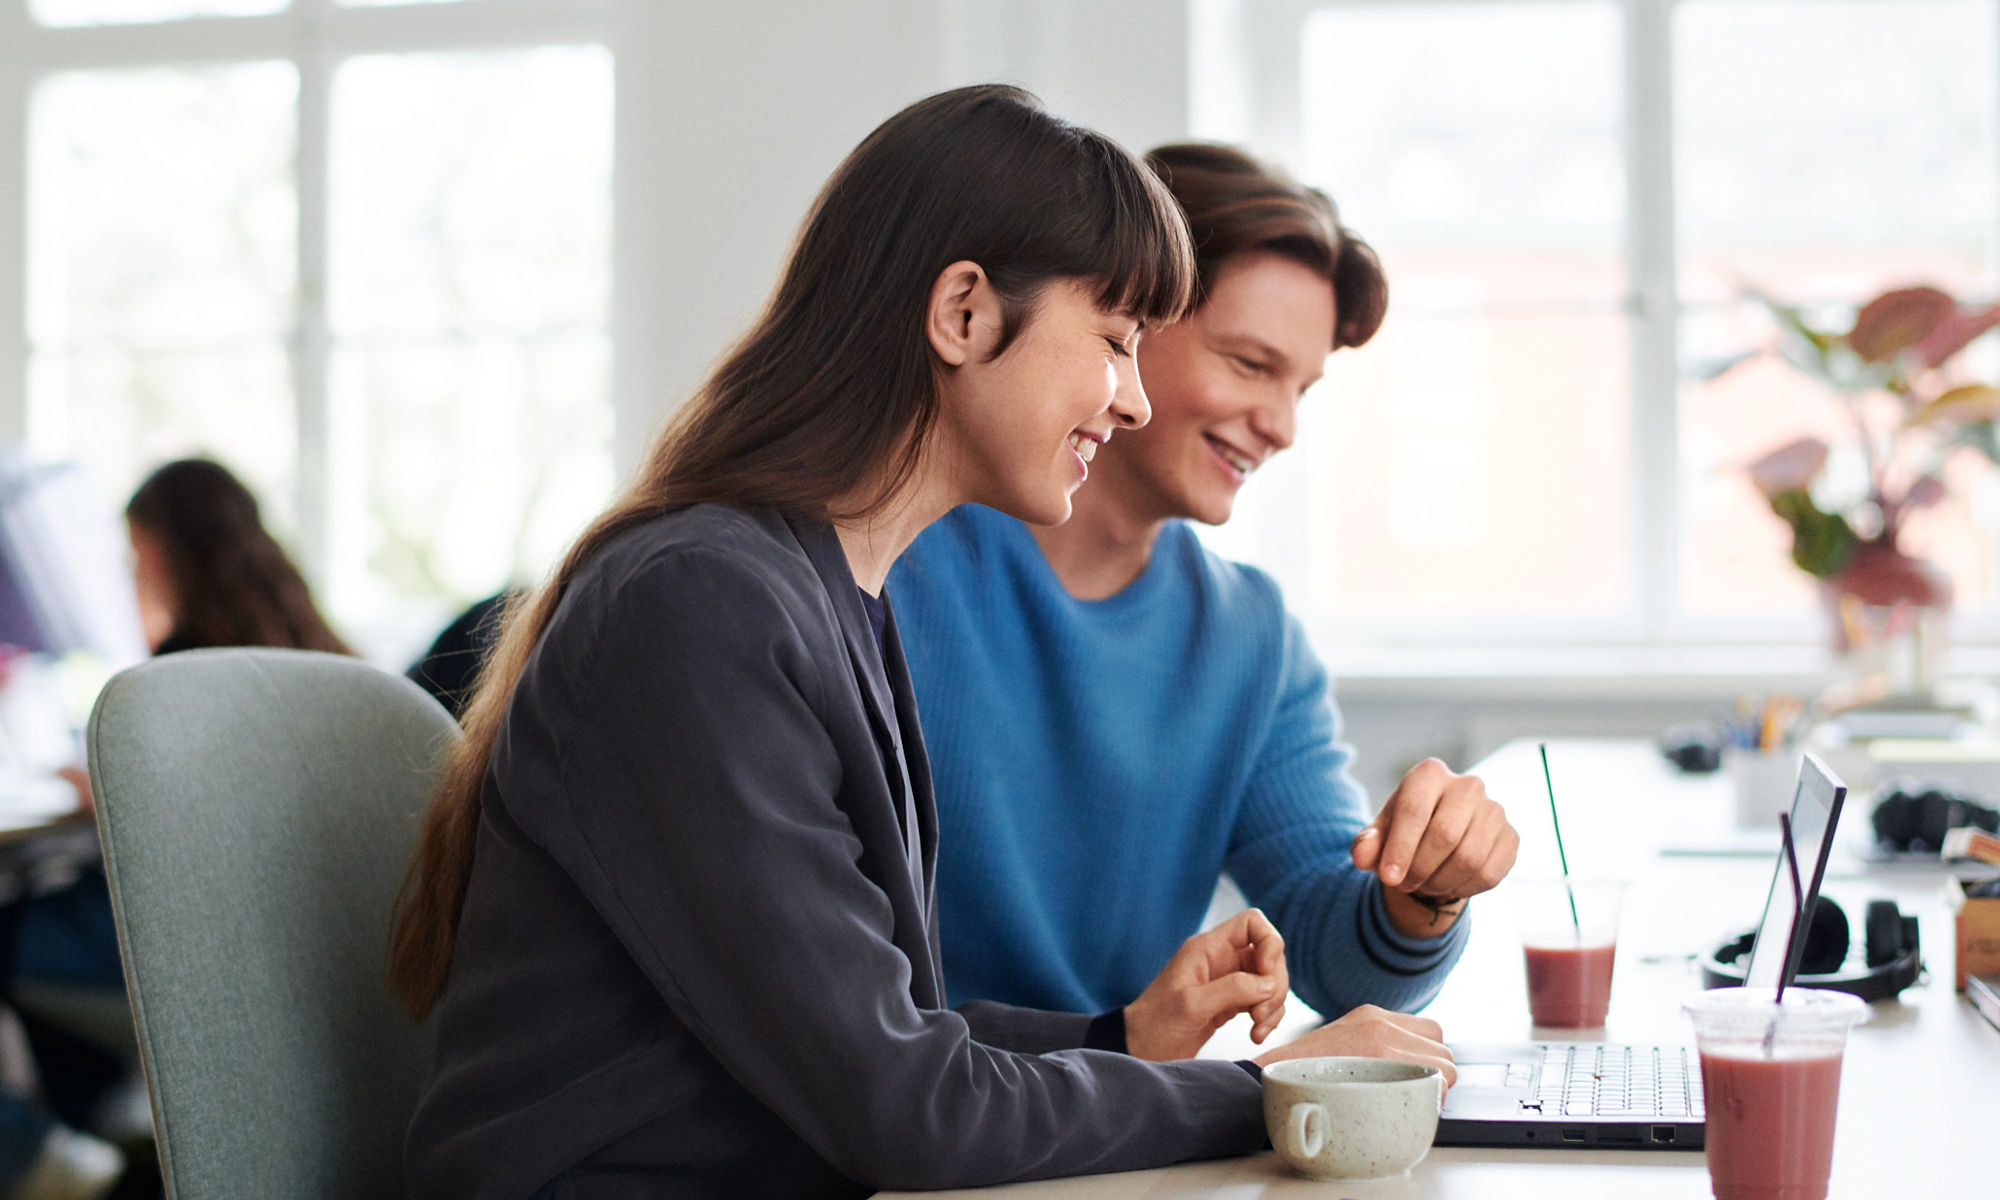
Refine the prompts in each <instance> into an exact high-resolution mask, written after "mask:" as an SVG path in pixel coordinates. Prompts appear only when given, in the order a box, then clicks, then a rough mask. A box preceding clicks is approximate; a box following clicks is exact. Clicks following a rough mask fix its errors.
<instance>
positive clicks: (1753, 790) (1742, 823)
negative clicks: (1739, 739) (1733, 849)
mask: <svg viewBox="0 0 2000 1200" xmlns="http://www.w3.org/2000/svg"><path fill="white" fill-rule="evenodd" d="M1722 765H1723V769H1724V770H1726V771H1727V772H1728V773H1729V782H1730V783H1731V784H1732V785H1734V786H1735V788H1736V827H1737V828H1738V829H1765V828H1771V829H1775V828H1776V827H1777V824H1778V814H1779V813H1788V812H1790V811H1792V795H1793V792H1795V791H1796V790H1797V788H1798V782H1799V752H1798V751H1797V750H1750V749H1745V748H1743V747H1740V746H1730V747H1727V748H1726V749H1724V750H1723V752H1722Z"/></svg>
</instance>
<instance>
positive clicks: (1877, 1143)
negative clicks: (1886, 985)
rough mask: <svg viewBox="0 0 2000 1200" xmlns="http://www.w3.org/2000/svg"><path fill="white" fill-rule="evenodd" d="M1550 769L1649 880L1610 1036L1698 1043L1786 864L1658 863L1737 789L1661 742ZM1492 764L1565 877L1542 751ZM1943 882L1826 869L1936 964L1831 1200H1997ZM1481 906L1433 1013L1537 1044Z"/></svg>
mask: <svg viewBox="0 0 2000 1200" xmlns="http://www.w3.org/2000/svg"><path fill="white" fill-rule="evenodd" d="M1549 758H1550V762H1551V764H1552V767H1553V769H1554V774H1555V783H1556V798H1557V800H1558V801H1559V802H1560V803H1561V805H1562V819H1563V839H1564V842H1565V845H1566V846H1567V848H1568V851H1569V855H1570V866H1571V868H1572V869H1573V870H1578V871H1582V870H1585V869H1588V868H1591V867H1596V868H1598V869H1602V870H1614V869H1615V870H1618V871H1622V872H1624V873H1626V874H1628V875H1629V877H1630V878H1632V879H1633V881H1634V882H1633V886H1632V889H1631V891H1630V892H1629V893H1628V894H1627V898H1626V912H1625V920H1624V926H1623V933H1622V935H1621V938H1620V941H1619V947H1618V967H1617V974H1616V977H1615V979H1614V982H1613V988H1612V1001H1611V1019H1610V1024H1609V1026H1608V1027H1607V1030H1606V1036H1607V1037H1609V1038H1611V1039H1613V1040H1621V1041H1624V1040H1662V1041H1676V1042H1691V1041H1692V1040H1693V1033H1692V1030H1691V1029H1690V1028H1689V1026H1688V1025H1687V1023H1686V1021H1685V1019H1684V1018H1683V1017H1682V1016H1681V1014H1680V1011H1679V1003H1680V1000H1681V998H1682V997H1683V996H1685V995H1686V994H1687V993H1689V992H1692V991H1695V990H1698V989H1699V988H1700V986H1701V982H1700V972H1699V970H1698V969H1697V968H1696V966H1695V964H1694V961H1693V959H1692V957H1691V956H1692V955H1695V954H1697V953H1699V952H1700V951H1702V950H1703V949H1705V948H1706V947H1708V946H1709V945H1710V944H1712V943H1713V942H1714V941H1715V940H1716V939H1717V938H1718V937H1719V936H1720V935H1721V934H1722V933H1723V932H1725V931H1727V930H1730V929H1733V928H1740V927H1742V926H1745V925H1748V924H1749V923H1750V922H1752V921H1754V920H1755V919H1756V914H1757V912H1758V911H1759V909H1761V907H1762V905H1763V902H1764V894H1765V890H1766V888H1767V887H1768V886H1769V885H1770V869H1771V863H1772V861H1773V860H1771V859H1769V858H1749V857H1735V858H1726V857H1685V856H1680V855H1665V856H1663V855H1661V854H1659V853H1658V847H1661V846H1674V845H1684V844H1688V843H1691V842H1700V841H1713V840H1717V839H1719V838H1720V837H1721V835H1723V834H1724V833H1725V832H1726V831H1727V829H1728V825H1729V821H1730V812H1731V799H1732V797H1731V795H1730V792H1729V784H1728V782H1727V781H1726V780H1725V779H1723V778H1721V777H1719V776H1681V775H1679V774H1678V773H1677V772H1675V771H1674V770H1673V768H1672V767H1670V766H1669V765H1667V764H1666V763H1665V762H1663V761H1662V760H1661V759H1660V758H1659V756H1658V755H1657V754H1656V753H1654V751H1653V750H1652V748H1651V747H1650V746H1648V745H1646V744H1644V743H1638V742H1631V741H1615V742H1614V741H1596V742H1590V741H1562V742H1551V743H1550V745H1549ZM1479 773H1480V774H1481V775H1482V776H1484V777H1485V779H1486V781H1487V786H1488V789H1489V791H1490V792H1491V794H1492V795H1494V796H1495V797H1496V798H1497V799H1499V800H1501V801H1502V802H1503V803H1504V804H1506V805H1507V810H1508V815H1509V818H1510V819H1511V820H1512V821H1513V823H1514V825H1515V827H1516V828H1517V829H1519V830H1520V831H1521V835H1522V844H1523V849H1522V855H1521V864H1520V866H1519V867H1518V868H1517V870H1518V871H1521V872H1535V871H1542V870H1549V871H1553V869H1554V865H1555V844H1554V839H1553V837H1552V836H1551V835H1550V832H1549V818H1548V801H1547V799H1546V797H1545V795H1544V793H1543V790H1542V779H1541V765H1540V762H1539V760H1538V759H1537V758H1536V756H1535V748H1534V746H1533V744H1531V743H1515V744H1511V745H1509V746H1507V747H1505V748H1503V749H1502V750H1500V751H1499V752H1498V753H1496V754H1495V755H1494V756H1493V757H1492V758H1490V759H1488V760H1487V761H1486V762H1484V763H1482V764H1480V767H1479ZM1866 801H1867V798H1866V797H1865V796H1862V797H1855V798H1854V804H1853V806H1852V807H1850V808H1849V809H1848V810H1847V812H1846V813H1845V814H1844V815H1843V817H1842V825H1843V828H1844V829H1846V830H1847V832H1848V833H1849V834H1852V833H1854V832H1855V831H1856V830H1858V829H1859V828H1861V827H1862V826H1864V825H1865V823H1866V819H1867V802H1866ZM1845 844H1850V845H1851V844H1852V843H1851V840H1847V841H1845ZM1942 884H1943V878H1942V876H1941V875H1939V874H1937V873H1935V872H1934V871H1919V870H1911V869H1908V868H1903V869H1898V870H1896V871H1894V872H1892V873H1890V872H1882V871H1876V872H1872V873H1871V872H1869V871H1868V870H1867V869H1866V868H1864V867H1862V866H1861V865H1860V864H1859V863H1857V862H1855V861H1854V860H1853V859H1851V858H1849V857H1847V856H1844V855H1842V854H1841V853H1840V852H1839V851H1838V850H1837V851H1836V857H1835V859H1834V861H1833V863H1832V864H1831V865H1830V866H1829V868H1828V872H1827V883H1826V887H1825V891H1826V893H1827V894H1828V895H1830V896H1832V897H1833V898H1834V899H1836V900H1838V901H1840V902H1841V904H1842V906H1843V907H1844V908H1846V909H1847V910H1848V913H1849V916H1850V919H1851V920H1852V921H1853V922H1854V923H1855V926H1856V935H1855V936H1856V937H1857V938H1858V937H1859V936H1860V934H1859V921H1860V916H1861V911H1862V909H1863V908H1864V907H1865V905H1866V902H1867V901H1868V900H1869V899H1873V898H1876V897H1886V898H1889V899H1893V900H1895V901H1896V902H1897V903H1899V904H1900V905H1902V907H1903V909H1904V911H1905V912H1911V913H1914V914H1916V915H1917V916H1918V918H1919V921H1920V923H1921V926H1922V938H1923V946H1924V952H1925V957H1926V961H1927V962H1928V963H1929V964H1930V975H1929V977H1928V979H1927V980H1926V981H1923V982H1920V983H1919V984H1918V985H1917V986H1916V987H1914V988H1911V989H1910V990H1908V991H1906V992H1904V993H1903V996H1902V998H1901V999H1900V1001H1885V1002H1882V1003H1878V1004H1876V1005H1874V1006H1873V1012H1872V1014H1871V1020H1870V1023H1869V1024H1867V1025H1863V1026H1861V1027H1860V1028H1858V1029H1856V1030H1855V1031H1854V1033H1853V1035H1852V1036H1851V1037H1850V1038H1849V1041H1848V1048H1847V1055H1846V1060H1845V1064H1844V1067H1843V1069H1842V1075H1841V1090H1840V1116H1839V1124H1838V1127H1837V1132H1836V1135H1835V1145H1834V1159H1833V1185H1832V1191H1831V1197H1832V1200H1883V1198H1886V1197H1919V1198H1921V1200H1947V1198H1949V1200H1957V1198H1958V1197H1973V1196H1995V1195H2000V1174H1996V1173H1995V1170H1994V1163H1995V1158H1994V1151H1993V1145H1992V1140H1993V1138H1994V1137H1995V1136H1996V1134H2000V1029H1995V1028H1994V1027H1993V1026H1991V1025H1988V1024H1987V1023H1986V1022H1985V1021H1984V1020H1983V1019H1982V1018H1981V1017H1980V1016H1979V1015H1978V1013H1976V1012H1975V1011H1973V1009H1972V1006H1971V1005H1970V1004H1968V1003H1967V1002H1966V1001H1965V1000H1964V999H1963V998H1962V997H1960V996H1959V995H1958V994H1957V993H1955V992H1954V991H1953V990H1952V986H1951V985H1952V970H1951V966H1952V963H1951V958H1952V944H1953V938H1952V931H1951V917H1950V914H1949V913H1948V912H1947V911H1946V909H1945V907H1944V904H1943V902H1942V899H1941V888H1942ZM1474 913H1475V916H1474V921H1475V924H1474V926H1473V933H1472V937H1471V939H1470V941H1469V942H1468V944H1467V947H1466V953H1465V957H1464V958H1463V959H1462V960H1461V961H1460V963H1459V965H1458V968H1457V969H1456V970H1455V971H1454V972H1453V974H1452V978H1451V981H1450V982H1449V983H1447V984H1446V985H1445V989H1444V992H1443V993H1442V994H1441V995H1440V996H1439V997H1438V1000H1437V1001H1436V1003H1434V1004H1432V1005H1431V1007H1430V1008H1429V1009H1428V1010H1427V1012H1428V1015H1430V1016H1432V1017H1434V1018H1436V1019H1437V1020H1438V1021H1439V1022H1440V1023H1442V1024H1443V1025H1444V1028H1445V1036H1446V1037H1447V1038H1448V1039H1450V1040H1453V1041H1459V1042H1484V1041H1508V1040H1519V1039H1522V1038H1526V1037H1530V1036H1532V1031H1531V1029H1530V1025H1529V1021H1528V1011H1527V996H1526V985H1525V982H1524V981H1523V978H1522V966H1521V951H1520V942H1519V941H1518V939H1517V938H1516V936H1515V933H1514V929H1513V918H1512V914H1511V912H1509V911H1507V897H1506V895H1505V892H1504V889H1503V890H1502V891H1500V892H1496V893H1494V894H1493V895H1491V896H1487V897H1482V898H1481V899H1480V900H1478V901H1477V902H1475V905H1474ZM1296 1005H1297V1002H1296V1000H1295V1001H1294V1006H1295V1007H1296ZM1309 1020H1310V1018H1309V1017H1306V1016H1305V1015H1304V1014H1298V1013H1293V1014H1288V1017H1287V1021H1286V1025H1287V1027H1289V1028H1290V1029H1292V1030H1293V1031H1296V1030H1297V1029H1299V1028H1302V1027H1303V1025H1302V1024H1301V1022H1302V1021H1309ZM1281 1036H1283V1035H1282V1033H1281ZM1248 1045H1249V1043H1248V1040H1247V1037H1246V1036H1245V1035H1244V1034H1243V1032H1242V1030H1241V1027H1240V1026H1237V1025H1232V1026H1231V1027H1228V1028H1225V1029H1224V1030H1223V1031H1222V1032H1221V1033H1219V1034H1217V1035H1216V1039H1215V1041H1214V1042H1211V1043H1210V1046H1209V1048H1208V1049H1207V1050H1205V1051H1204V1054H1212V1055H1218V1056H1223V1057H1244V1056H1246V1055H1247V1048H1248ZM918 1194H919V1193H887V1192H885V1193H882V1195H883V1196H885V1197H887V1196H890V1195H918ZM921 1194H922V1195H937V1196H949V1197H961V1198H963V1197H974V1196H993V1197H1002V1196H1004V1197H1007V1198H1008V1200H1057V1198H1081V1197H1090V1198H1091V1200H1182V1198H1184V1200H1197V1198H1199V1200H1258V1198H1260V1197H1301V1198H1303V1197H1309V1196H1321V1197H1328V1198H1329V1200H1334V1198H1342V1200H1345V1198H1351V1200H1374V1198H1390V1197H1393V1198H1396V1200H1416V1198H1422V1200H1494V1198H1502V1200H1504V1198H1507V1197H1514V1196H1532V1197H1535V1200H1566V1198H1569V1197H1575V1198H1577V1200H1585V1198H1588V1200H1606V1198H1607V1197H1608V1198H1611V1200H1655V1198H1658V1200H1668V1198H1670V1197H1671V1198H1673V1200H1697V1198H1700V1197H1706V1196H1707V1195H1709V1189H1708V1168H1707V1165H1706V1163H1705V1161H1704V1159H1703V1158H1702V1156H1701V1155H1700V1154H1699V1153H1694V1152H1688V1151H1678V1152H1676V1151H1603V1150H1577V1151H1555V1150H1475V1149H1434V1150H1432V1151H1431V1153H1430V1155H1429V1156H1428V1157H1426V1158H1425V1159H1424V1161H1423V1162H1421V1163H1419V1164H1418V1165H1417V1167H1416V1168H1415V1169H1414V1170H1413V1171H1411V1173H1410V1175H1409V1176H1408V1177H1407V1178H1405V1179H1401V1180H1395V1181H1390V1182H1386V1183H1313V1182H1310V1181H1307V1180H1304V1179H1298V1178H1295V1177H1293V1176H1291V1175H1290V1174H1288V1173H1287V1172H1286V1171H1285V1170H1284V1167H1283V1165H1282V1164H1281V1163H1279V1162H1278V1161H1277V1159H1276V1158H1275V1157H1274V1156H1273V1155H1271V1154H1262V1155H1256V1156H1253V1157H1250V1158H1239V1159H1226V1160H1220V1161H1215V1162H1206V1163H1190V1164H1186V1165H1183V1166H1179V1167H1169V1168H1163V1169H1160V1170H1153V1171H1134V1172H1130V1173H1127V1174H1120V1175H1097V1176H1085V1177H1081V1178H1076V1179H1066V1180H1048V1181H1044V1182H1041V1183H1029V1184H1016V1185H1014V1186H1011V1187H1004V1188H981V1189H972V1190H967V1191H957V1192H942V1193H921Z"/></svg>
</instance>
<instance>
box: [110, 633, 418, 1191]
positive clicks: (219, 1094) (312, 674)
mask: <svg viewBox="0 0 2000 1200" xmlns="http://www.w3.org/2000/svg"><path fill="white" fill-rule="evenodd" d="M456 737H457V726H456V725H455V724H454V723H453V722H452V720H451V718H450V717H449V716H447V715H446V714H445V711H444V710H443V709H442V708H439V707H438V705H437V704H436V703H435V702H434V701H432V700H431V699H430V697H428V696H426V695H424V693H423V691H422V690H421V689H419V688H418V687H417V686H416V685H415V684H412V683H411V682H409V681H408V680H406V679H403V678H400V677H398V676H395V675H390V674H387V673H385V672H383V671H380V670H377V669H376V668H374V667H371V666H369V665H367V664H366V663H363V662H359V661H357V660H355V659H350V658H340V657H336V656H334V655H329V654H315V653H310V652H307V651H299V650H194V651H187V652H184V653H180V654H173V655H169V656H166V657H163V658H158V659H154V660H152V661H150V662H147V663H143V664H141V665H139V666H137V667H134V668H132V669H131V670H129V671H125V672H123V673H121V674H119V675H118V676H116V677H114V678H113V679H112V681H111V682H110V684H109V685H107V686H106V687H105V689H104V692H103V694H102V695H101V696H100V697H99V698H98V701H97V707H96V710H95V711H94V712H93V713H92V714H91V718H90V734H89V738H90V744H89V753H90V768H91V781H92V784H93V791H94V792H95V794H96V800H97V822H98V830H99V833H100V835H101V837H102V839H103V844H104V861H105V868H106V871H107V873H108V874H109V876H110V880H111V897H112V906H113V910H114V912H115V915H116V917H117V922H118V940H119V946H120V949H121V951H122V953H123V955H124V960H125V978H126V981H127V986H128V987H129V989H130V991H131V995H132V1010H133V1015H134V1018H135V1021H136V1023H137V1026H138V1035H139V1046H140V1055H141V1061H142V1062H143V1063H144V1066H145V1071H146V1080H147V1084H148V1086H149V1087H150V1089H151V1091H152V1100H153V1118H154V1123H155V1128H156V1130H157V1136H158V1138H159V1146H160V1166H161V1171H162V1173H163V1175H164V1176H165V1178H166V1183H167V1188H168V1194H169V1195H170V1196H172V1197H174V1198H175V1200H236V1198H239V1197H240V1198H242V1200H269V1198H271V1197H276V1196H283V1197H286V1198H287V1200H318V1198H322V1197H323V1198H325V1200H358V1198H370V1197H391V1198H393V1197H400V1196H402V1195H403V1185H402V1143H403V1133H404V1129H405V1127H406V1126H407V1124H408V1122H409V1117H410V1111H411V1109H412V1107H413V1106H414V1104H415V1102H416V1096H417V1089H418V1087H419V1085H420V1083H421V1081H422V1078H423V1073H424V1070H425V1067H426V1056H427V1054H428V1052H429V1036H428V1033H427V1031H425V1030H421V1029H419V1028H417V1027H414V1026H412V1025H411V1024H410V1022H409V1021H408V1020H407V1019H406V1018H405V1017H404V1016H403V1015H402V1013H401V1012H400V1010H399V1009H397V1008H396V1006H395V1004H394V1002H393V1001H392V1000H391V998H390V996H389V994H388V990H387V986H386V984H385V983H384V968H385V960H386V953H387V947H388V926H389V911H390V908H391V905H392V904H393V902H394V899H395V895H396V890H397V887H398V885H399V882H400V880H401V876H402V871H403V867H404V864H405V862H406V860H407V858H408V855H409V851H410V846H411V844H412V842H413V840H414V837H415V833H416V829H417V826H418V823H419V820H420V818H421V815H422V812H423V809H424V806H425V802H426V801H427V799H428V798H429V796H430V792H431V788H432V785H433V784H434V782H435V781H436V778H437V773H438V770H439V769H440V768H441V766H442V765H443V757H444V753H445V751H446V749H447V748H448V747H449V746H450V745H451V744H452V742H453V741H454V740H455V739H456Z"/></svg>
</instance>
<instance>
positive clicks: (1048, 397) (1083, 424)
mask: <svg viewBox="0 0 2000 1200" xmlns="http://www.w3.org/2000/svg"><path fill="white" fill-rule="evenodd" d="M989 319H991V318H989ZM1139 329H1140V322H1139V321H1138V320H1137V319H1136V318H1134V317H1131V316H1128V315H1124V314H1119V313H1107V312H1105V311H1104V310H1103V309H1101V308H1099V307H1098V306H1097V299H1096V296H1095V289H1094V288H1092V287H1089V286H1087V285H1085V284H1081V283H1077V282H1074V281H1070V280H1057V281H1055V282H1053V283H1050V284H1048V285H1047V286H1046V287H1045V288H1044V289H1043V290H1042V294H1041V296H1040V297H1039V298H1038V300H1037V303H1036V304H1035V307H1034V309H1033V312H1032V314H1031V315H1030V316H1029V317H1028V318H1027V320H1026V323H1025V324H1024V325H1023V327H1022V328H1021V330H1020V332H1019V333H1018V334H1017V335H1016V336H1015V338H1014V341H1013V344H1012V345H1010V346H1008V347H1007V350H1006V352H1005V353H1003V354H1001V355H1000V356H999V357H998V358H995V359H991V360H990V361H988V360H986V359H985V358H984V356H983V355H977V356H975V357H974V358H973V359H972V360H970V361H968V362H967V363H966V364H965V365H963V366H960V367H958V368H957V369H955V370H954V371H953V372H952V373H951V376H950V378H948V379H947V380H946V382H945V405H944V413H945V420H946V421H947V422H948V423H949V425H950V427H951V428H950V430H949V432H950V434H951V440H952V444H953V446H954V448H955V455H956V461H955V463H954V474H955V475H956V476H957V478H958V482H959V484H960V485H961V489H962V490H963V492H964V493H965V494H964V496H963V499H965V500H970V501H972V502H975V503H979V504H985V505H988V506H990V507H992V508H997V509H999V510H1000V511H1002V512H1004V513H1008V514H1010V515H1012V516H1015V517H1019V518H1020V519H1021V520H1023V521H1027V522H1029V523H1031V524H1036V525H1056V524H1060V523H1061V522H1063V521H1066V520H1068V519H1069V513H1070V503H1069V501H1070V494H1071V493H1072V492H1074V491H1076V489H1077V486H1078V485H1079V484H1081V483H1082V482H1083V481H1084V479H1085V478H1086V477H1087V476H1088V475H1089V474H1090V463H1091V460H1092V459H1093V458H1094V457H1095V455H1096V453H1097V451H1098V448H1099V447H1101V446H1102V445H1103V444H1104V443H1105V441H1106V440H1107V439H1109V438H1110V437H1111V433H1112V431H1113V430H1114V429H1131V428H1135V427H1137V426H1140V425H1143V424H1145V423H1146V419H1147V416H1148V415H1149V409H1148V407H1147V404H1146V394H1145V391H1144V390H1143V389H1142V388H1141V387H1140V385H1139V372H1138V365H1137V359H1136V358H1135V357H1134V354H1135V353H1136V350H1137V346H1138V342H1139ZM989 332H990V333H991V334H992V336H993V337H997V325H996V326H995V328H994V329H993V330H991V331H989ZM989 340H990V339H989Z"/></svg>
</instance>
